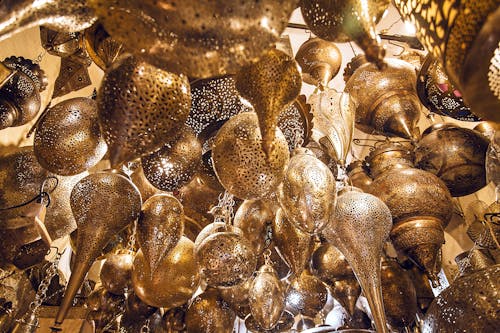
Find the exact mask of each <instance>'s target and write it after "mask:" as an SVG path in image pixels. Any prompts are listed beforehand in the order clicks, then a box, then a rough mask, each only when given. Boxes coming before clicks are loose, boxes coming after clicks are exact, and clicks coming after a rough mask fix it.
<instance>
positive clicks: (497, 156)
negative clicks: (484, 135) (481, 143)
mask: <svg viewBox="0 0 500 333" xmlns="http://www.w3.org/2000/svg"><path fill="white" fill-rule="evenodd" d="M485 167H486V181H487V182H488V183H489V182H493V184H495V185H496V186H498V185H500V130H498V131H496V132H495V134H494V135H493V136H492V137H491V142H490V145H489V147H488V151H487V152H486V161H485Z"/></svg>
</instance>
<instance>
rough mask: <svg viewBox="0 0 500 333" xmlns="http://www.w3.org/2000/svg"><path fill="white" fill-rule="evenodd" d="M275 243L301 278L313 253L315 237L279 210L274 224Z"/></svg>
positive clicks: (293, 270) (284, 258)
mask: <svg viewBox="0 0 500 333" xmlns="http://www.w3.org/2000/svg"><path fill="white" fill-rule="evenodd" d="M273 241H274V244H275V245H276V248H277V249H278V251H279V253H280V254H281V256H282V257H283V260H285V262H286V263H287V264H288V266H289V267H290V268H291V270H292V272H293V273H294V274H295V275H296V276H299V275H300V273H302V271H303V270H304V269H305V268H306V265H307V262H308V260H309V258H310V257H311V254H312V253H313V250H314V239H313V237H311V236H310V235H309V234H307V233H305V232H303V231H301V230H300V229H298V228H297V227H295V226H294V225H293V224H292V223H291V222H290V221H289V220H288V219H287V218H286V217H285V214H284V212H283V211H282V210H281V209H279V210H278V211H277V212H276V217H275V219H274V223H273Z"/></svg>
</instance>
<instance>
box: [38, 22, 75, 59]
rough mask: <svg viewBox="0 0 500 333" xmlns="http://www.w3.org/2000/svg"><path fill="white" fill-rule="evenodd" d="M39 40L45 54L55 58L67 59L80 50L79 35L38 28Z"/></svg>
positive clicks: (42, 27)
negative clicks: (45, 51)
mask: <svg viewBox="0 0 500 333" xmlns="http://www.w3.org/2000/svg"><path fill="white" fill-rule="evenodd" d="M40 40H41V44H42V47H43V48H44V49H45V50H47V53H49V54H52V55H54V56H57V57H61V58H64V57H69V56H70V55H73V54H75V53H76V52H77V51H78V50H80V48H81V35H80V34H78V33H71V32H61V31H55V30H51V29H48V28H46V27H44V26H41V27H40Z"/></svg>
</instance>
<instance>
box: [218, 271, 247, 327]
mask: <svg viewBox="0 0 500 333" xmlns="http://www.w3.org/2000/svg"><path fill="white" fill-rule="evenodd" d="M252 281H253V280H252V279H248V280H246V281H244V282H242V283H240V284H237V285H235V286H232V287H230V288H219V294H220V296H221V298H222V299H223V300H224V301H225V302H226V303H227V304H228V305H229V307H230V308H231V309H232V310H233V311H234V312H235V313H236V315H237V316H238V317H240V318H241V319H244V318H246V317H247V316H248V315H249V314H250V303H249V296H248V292H249V290H250V285H251V284H252Z"/></svg>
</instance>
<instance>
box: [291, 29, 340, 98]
mask: <svg viewBox="0 0 500 333" xmlns="http://www.w3.org/2000/svg"><path fill="white" fill-rule="evenodd" d="M295 60H296V61H297V63H298V64H299V66H300V68H301V69H302V80H303V81H304V82H305V83H308V84H312V85H314V86H317V87H319V88H320V89H323V87H327V86H328V82H330V81H331V80H332V79H333V78H334V77H335V76H336V75H337V73H338V72H339V70H340V65H341V64H342V55H341V54H340V50H339V48H338V47H337V46H336V45H335V44H334V43H332V42H328V41H326V40H323V39H321V38H309V39H308V40H307V41H305V42H304V43H303V44H302V45H300V48H299V50H298V51H297V54H296V55H295Z"/></svg>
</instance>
